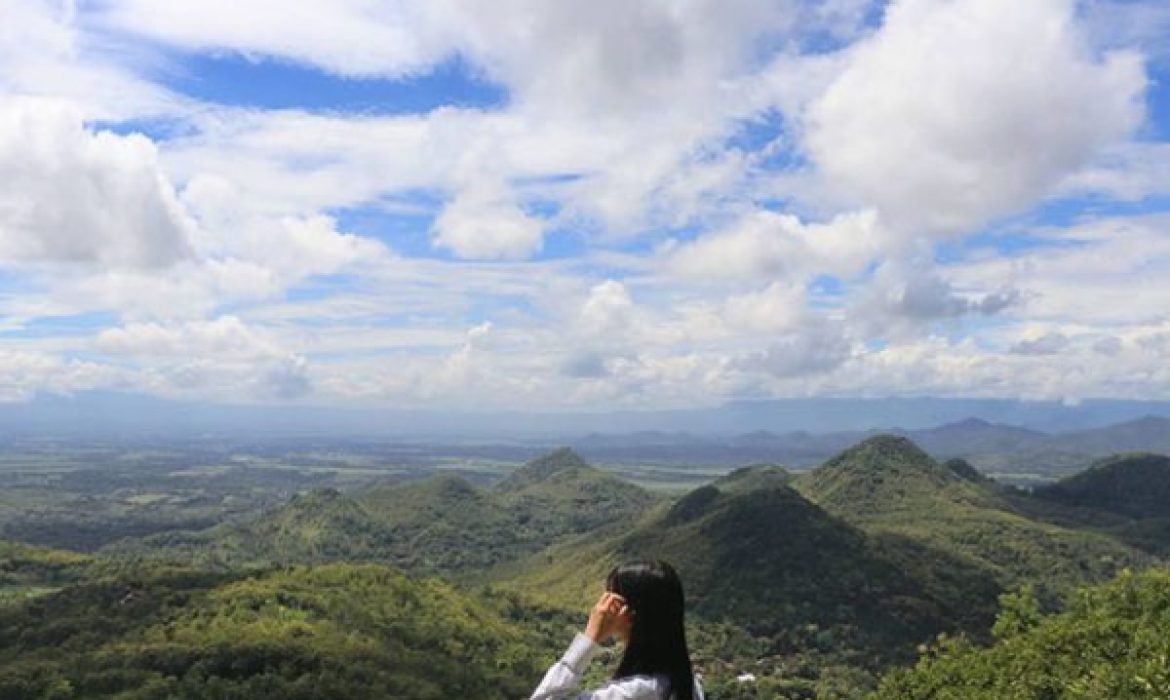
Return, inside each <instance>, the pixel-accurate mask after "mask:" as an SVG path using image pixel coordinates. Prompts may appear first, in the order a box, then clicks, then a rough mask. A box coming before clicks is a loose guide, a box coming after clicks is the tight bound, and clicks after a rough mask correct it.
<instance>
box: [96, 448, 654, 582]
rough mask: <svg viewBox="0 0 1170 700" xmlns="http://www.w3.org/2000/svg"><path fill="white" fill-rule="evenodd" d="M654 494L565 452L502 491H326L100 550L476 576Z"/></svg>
mask: <svg viewBox="0 0 1170 700" xmlns="http://www.w3.org/2000/svg"><path fill="white" fill-rule="evenodd" d="M654 502H655V498H654V497H653V496H651V495H650V494H649V493H648V492H646V491H645V490H644V489H642V488H640V487H638V486H636V485H634V484H631V483H629V482H626V481H623V480H621V479H618V478H617V477H614V476H612V475H610V474H608V473H606V472H603V471H601V470H598V469H595V468H593V467H591V466H589V465H588V464H585V463H584V461H582V460H581V459H580V457H578V456H577V455H576V454H575V453H573V452H571V451H568V450H559V451H557V452H554V453H552V454H550V455H547V456H545V457H543V458H541V459H538V460H535V461H533V462H530V463H529V464H527V465H525V466H523V467H521V468H519V469H517V470H516V472H514V473H513V474H512V475H511V476H510V477H509V478H508V479H506V480H505V481H504V482H502V483H501V484H500V485H499V486H498V487H497V488H495V489H480V488H477V487H476V486H474V485H472V484H470V483H469V482H467V481H466V480H464V479H463V478H461V477H459V476H454V475H441V476H436V477H432V478H429V479H423V480H419V481H411V482H405V483H394V484H385V485H380V486H374V487H372V488H369V489H366V490H364V491H359V492H356V493H353V494H341V493H339V492H337V491H335V490H332V489H319V490H315V491H311V492H308V493H306V494H301V495H298V496H294V497H293V498H292V499H290V500H289V501H288V502H287V503H284V504H282V505H280V506H278V507H275V508H272V509H269V510H267V511H265V512H263V513H261V514H260V515H259V516H257V517H255V518H253V519H251V520H247V521H244V522H238V523H226V524H222V525H218V526H215V527H212V528H209V529H207V530H202V531H196V532H184V531H177V532H169V533H162V534H159V535H154V536H151V537H147V538H143V539H136V540H124V541H122V542H119V543H117V544H116V545H113V546H111V547H107V548H106V549H104V550H103V552H102V554H103V555H104V556H106V557H115V558H116V557H126V556H145V557H148V558H153V559H163V560H169V561H174V562H193V563H198V564H200V565H202V566H209V567H215V568H219V569H228V568H234V567H241V566H243V567H253V568H255V567H261V568H262V567H266V566H270V565H281V564H294V563H316V562H325V561H378V562H383V563H388V564H391V565H393V566H396V567H398V568H401V569H403V570H406V571H410V572H416V573H449V574H460V573H474V572H479V571H482V570H483V569H486V568H489V567H491V566H494V565H497V564H499V563H501V562H505V561H509V560H513V559H517V558H520V557H523V556H526V555H530V554H532V553H533V552H536V551H538V550H540V549H543V548H544V547H547V546H548V545H550V544H552V543H553V542H555V541H557V540H558V539H559V538H564V537H568V536H573V535H578V534H581V533H585V532H591V531H593V530H596V529H599V528H606V527H611V528H618V527H624V526H629V525H630V524H631V523H632V522H633V521H634V520H636V519H637V518H638V517H640V516H641V515H642V514H643V513H644V512H645V510H646V509H647V508H648V507H649V506H650V505H651V504H652V503H654Z"/></svg>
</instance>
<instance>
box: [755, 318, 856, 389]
mask: <svg viewBox="0 0 1170 700" xmlns="http://www.w3.org/2000/svg"><path fill="white" fill-rule="evenodd" d="M852 354H853V343H852V342H851V341H850V340H849V339H848V338H847V337H846V335H845V332H844V328H843V327H842V326H841V325H840V324H837V323H831V322H822V323H816V324H809V325H807V326H806V327H804V328H802V329H800V330H799V331H798V332H792V333H786V334H784V335H782V336H781V337H780V338H778V339H777V340H775V341H774V342H773V343H772V344H771V345H769V346H768V347H767V348H766V349H765V350H763V351H761V352H757V353H754V354H751V355H748V356H746V357H744V358H741V359H740V360H739V361H738V362H737V366H738V367H739V368H740V369H743V370H748V371H757V372H758V371H763V372H767V373H768V374H771V375H773V376H775V377H779V378H781V379H787V378H793V377H797V378H802V379H804V378H808V377H810V376H813V375H817V374H821V373H825V372H831V371H833V370H835V369H837V368H838V367H840V366H841V365H842V364H844V363H845V361H846V360H848V359H849V358H850V357H851V356H852Z"/></svg>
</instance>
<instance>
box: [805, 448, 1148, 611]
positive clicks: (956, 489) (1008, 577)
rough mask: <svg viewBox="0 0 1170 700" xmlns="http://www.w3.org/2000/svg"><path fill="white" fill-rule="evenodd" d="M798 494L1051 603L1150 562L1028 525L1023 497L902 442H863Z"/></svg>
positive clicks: (809, 477)
mask: <svg viewBox="0 0 1170 700" xmlns="http://www.w3.org/2000/svg"><path fill="white" fill-rule="evenodd" d="M956 467H958V469H957V470H956ZM794 485H795V486H796V488H797V489H798V490H799V491H800V492H801V493H803V494H804V495H805V496H807V497H808V498H809V499H810V500H812V501H813V502H814V503H817V504H819V505H821V506H822V507H824V508H825V509H826V510H827V511H828V512H830V513H832V514H834V515H836V516H838V517H841V518H843V519H845V520H846V521H848V522H850V523H853V524H855V525H857V526H858V527H860V528H862V529H863V530H865V531H866V532H868V533H870V534H871V535H874V536H885V537H897V538H902V539H904V540H909V541H912V542H917V543H920V544H922V545H926V546H929V547H931V548H933V549H936V550H939V551H945V552H950V553H952V554H954V555H956V556H957V557H959V558H960V559H961V560H963V561H966V562H967V563H969V564H970V565H972V566H975V567H977V568H979V569H982V570H984V571H985V572H986V573H987V574H989V575H990V576H992V577H994V578H995V580H996V581H998V582H999V584H1000V585H1001V586H1003V587H1005V588H1009V589H1010V588H1016V587H1019V586H1021V585H1023V584H1026V583H1030V584H1034V585H1037V586H1038V587H1039V588H1040V589H1041V593H1042V596H1043V597H1045V598H1046V599H1048V600H1055V598H1056V597H1058V595H1059V594H1060V593H1061V592H1063V591H1065V590H1067V589H1069V588H1070V587H1074V586H1076V585H1078V584H1082V583H1092V582H1097V581H1103V580H1107V579H1109V578H1111V577H1113V576H1114V575H1116V574H1117V572H1118V571H1120V570H1121V569H1123V568H1126V567H1133V566H1143V565H1145V564H1147V563H1148V562H1149V558H1148V557H1147V556H1146V555H1144V554H1143V553H1142V552H1139V551H1137V550H1136V549H1134V548H1132V547H1130V546H1127V545H1126V544H1124V543H1123V542H1120V541H1119V540H1118V539H1117V538H1115V537H1111V536H1109V535H1108V534H1106V533H1102V532H1097V531H1095V530H1093V529H1085V528H1075V527H1068V526H1064V525H1060V524H1056V523H1054V522H1050V521H1042V520H1038V519H1034V518H1032V517H1029V512H1028V511H1029V508H1028V507H1027V504H1026V503H1023V502H1022V501H1024V500H1025V499H1023V498H1021V497H1020V496H1019V495H1018V494H1009V493H1007V492H1006V491H1004V490H1003V489H1001V488H1000V487H998V486H996V485H995V484H994V483H991V482H988V481H986V480H984V479H979V478H975V477H974V475H972V474H971V473H970V470H969V469H968V468H967V467H966V465H964V464H963V463H959V462H949V463H947V464H945V465H944V464H939V463H938V462H936V461H935V460H934V459H932V458H931V457H930V456H929V455H927V454H926V453H925V452H923V451H922V450H920V449H918V447H916V446H915V445H914V444H913V443H912V442H910V441H909V440H906V439H905V438H898V437H890V436H878V437H875V438H871V439H869V440H866V441H865V442H863V443H861V444H859V445H857V446H856V447H853V448H851V449H849V450H846V451H845V452H843V453H841V454H840V455H838V456H837V457H834V458H833V459H831V460H829V461H828V462H826V463H825V464H824V465H823V466H821V467H820V468H818V469H816V470H813V471H812V472H809V473H807V474H804V475H802V476H801V477H800V478H798V479H797V480H796V481H795V482H794Z"/></svg>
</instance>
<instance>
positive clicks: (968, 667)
mask: <svg viewBox="0 0 1170 700" xmlns="http://www.w3.org/2000/svg"><path fill="white" fill-rule="evenodd" d="M1038 610H1039V608H1038V604H1037V602H1036V600H1035V599H1034V598H1032V597H1030V596H1028V595H1027V594H1024V595H1018V596H1007V597H1005V609H1004V611H1003V613H1001V615H1000V619H999V622H998V623H997V624H996V628H995V629H996V634H997V636H998V637H999V639H998V641H997V642H996V643H995V644H994V645H993V646H991V647H989V648H980V647H978V646H976V645H973V644H971V643H970V642H967V641H965V640H962V639H949V640H946V641H944V642H943V643H941V644H940V645H938V646H937V647H936V648H934V649H932V650H931V652H930V653H929V654H927V655H926V656H925V657H924V658H923V659H922V660H921V661H920V662H919V663H918V665H917V667H916V668H914V669H912V670H906V671H894V672H893V673H890V674H889V675H888V676H887V677H886V678H885V679H883V681H882V683H881V686H880V688H879V689H878V691H877V692H875V693H874V694H873V696H872V700H960V699H961V700H1074V699H1076V700H1088V699H1089V698H1101V699H1105V698H1109V699H1110V700H1149V699H1152V698H1165V697H1167V696H1168V694H1170V571H1167V570H1165V569H1159V570H1153V571H1147V572H1145V573H1142V574H1138V575H1132V574H1128V573H1126V574H1123V575H1122V576H1120V577H1119V578H1118V579H1117V580H1116V581H1113V582H1111V583H1109V584H1107V585H1103V586H1100V587H1097V588H1092V589H1087V590H1084V591H1082V592H1080V593H1079V594H1078V595H1076V596H1074V597H1073V598H1072V604H1071V606H1070V607H1069V609H1067V610H1066V611H1064V612H1062V613H1060V614H1056V615H1049V616H1042V615H1040V613H1039V612H1038Z"/></svg>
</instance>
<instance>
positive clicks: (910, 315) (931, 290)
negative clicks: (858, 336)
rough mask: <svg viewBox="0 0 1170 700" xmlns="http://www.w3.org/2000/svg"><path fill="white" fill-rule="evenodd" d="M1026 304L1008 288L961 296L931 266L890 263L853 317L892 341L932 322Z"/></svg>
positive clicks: (921, 262) (1017, 292)
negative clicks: (893, 336) (895, 336)
mask: <svg viewBox="0 0 1170 700" xmlns="http://www.w3.org/2000/svg"><path fill="white" fill-rule="evenodd" d="M1023 302H1024V296H1023V294H1022V293H1021V292H1020V290H1019V289H1016V288H1015V287H1012V286H1010V284H1001V285H1000V287H999V288H998V289H995V290H994V291H990V292H984V291H975V290H971V291H964V292H960V291H958V290H956V289H955V287H954V285H953V284H952V282H951V281H950V280H948V279H945V278H944V277H943V276H942V275H941V274H939V272H938V270H937V269H936V268H935V266H934V264H933V263H932V262H931V261H928V260H922V259H917V260H909V261H887V262H885V263H883V264H882V265H881V266H880V267H879V268H878V269H877V270H876V272H875V273H874V275H873V279H872V280H871V281H870V282H869V284H868V286H867V287H866V288H865V289H864V291H863V292H862V293H861V298H860V299H859V301H858V302H857V304H856V307H855V308H854V309H853V310H852V311H851V315H852V316H853V317H854V318H855V320H856V321H857V322H858V323H859V325H861V326H862V327H864V328H866V330H867V332H868V333H869V334H872V335H874V336H876V337H888V336H889V335H890V334H902V333H907V332H913V331H915V330H918V329H919V326H922V325H924V324H930V323H931V322H934V321H945V320H948V319H958V318H960V317H963V316H967V315H977V316H990V315H994V314H998V313H1000V312H1003V311H1005V310H1006V309H1009V308H1011V307H1013V306H1016V305H1019V304H1022V303H1023Z"/></svg>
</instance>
